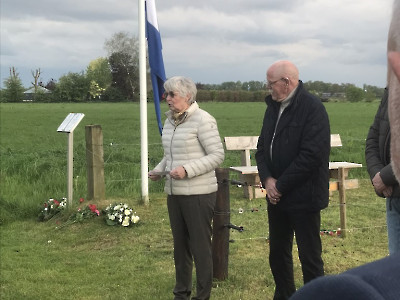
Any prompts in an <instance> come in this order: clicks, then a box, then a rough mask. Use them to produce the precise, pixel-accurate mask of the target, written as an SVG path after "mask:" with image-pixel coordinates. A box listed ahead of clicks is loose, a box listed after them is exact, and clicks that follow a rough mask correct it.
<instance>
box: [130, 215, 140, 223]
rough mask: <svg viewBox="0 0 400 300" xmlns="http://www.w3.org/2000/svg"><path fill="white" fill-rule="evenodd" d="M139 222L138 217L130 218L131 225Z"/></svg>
mask: <svg viewBox="0 0 400 300" xmlns="http://www.w3.org/2000/svg"><path fill="white" fill-rule="evenodd" d="M139 220H140V218H139V216H135V215H133V216H132V222H133V223H135V224H136V223H137V222H139Z"/></svg>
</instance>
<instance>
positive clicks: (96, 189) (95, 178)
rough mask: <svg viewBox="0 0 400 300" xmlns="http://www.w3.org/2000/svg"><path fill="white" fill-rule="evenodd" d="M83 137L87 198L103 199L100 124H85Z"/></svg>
mask: <svg viewBox="0 0 400 300" xmlns="http://www.w3.org/2000/svg"><path fill="white" fill-rule="evenodd" d="M85 137H86V165H87V189H88V200H104V199H105V184H104V151H103V132H102V129H101V126H100V125H87V126H85Z"/></svg>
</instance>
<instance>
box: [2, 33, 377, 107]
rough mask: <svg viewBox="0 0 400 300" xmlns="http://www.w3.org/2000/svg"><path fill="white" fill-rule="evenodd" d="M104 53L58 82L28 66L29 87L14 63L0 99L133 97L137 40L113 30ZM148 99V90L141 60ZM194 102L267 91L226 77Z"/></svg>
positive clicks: (339, 94) (348, 94)
mask: <svg viewBox="0 0 400 300" xmlns="http://www.w3.org/2000/svg"><path fill="white" fill-rule="evenodd" d="M104 48H105V50H106V52H107V57H100V58H97V59H94V60H92V61H91V62H90V63H89V65H88V66H87V68H86V70H85V71H82V72H80V73H73V72H70V73H67V74H65V75H63V76H61V77H60V78H59V79H58V80H55V79H50V80H48V81H47V82H43V81H42V79H41V77H40V75H41V70H40V69H36V70H34V71H33V70H32V78H33V79H32V82H31V83H32V86H31V87H29V88H28V89H26V88H25V87H24V86H23V84H22V81H21V79H20V77H19V74H18V72H17V70H16V68H14V67H10V76H9V77H8V78H6V79H5V80H4V88H3V89H2V90H1V91H0V101H1V102H23V101H24V100H25V101H27V100H28V101H35V102H90V101H93V102H94V101H105V102H121V101H139V75H138V74H139V59H138V56H139V42H138V39H137V37H135V36H131V35H129V34H128V33H126V32H118V33H115V34H114V35H113V36H112V37H111V38H110V39H107V40H106V41H105V43H104ZM147 71H148V72H147V75H148V78H147V83H148V86H147V90H148V91H149V92H148V95H147V96H148V99H149V100H148V101H152V99H153V94H152V90H151V82H150V76H149V73H150V72H149V67H148V63H147ZM196 85H197V89H198V94H197V99H198V100H199V101H221V102H256V101H264V98H265V96H266V94H267V93H268V91H267V89H266V86H265V82H264V81H248V82H241V81H236V82H234V81H228V82H223V83H221V84H204V83H196ZM304 86H305V88H306V89H307V90H308V91H310V92H311V93H313V94H315V95H317V96H318V97H320V98H321V100H323V101H329V100H332V99H335V100H343V101H346V100H347V101H352V102H356V101H372V100H374V99H377V98H378V99H380V98H381V97H382V95H383V91H384V89H383V88H379V87H376V86H370V85H364V86H363V88H358V87H356V86H355V85H354V84H350V83H346V84H333V83H325V82H322V81H307V82H305V83H304Z"/></svg>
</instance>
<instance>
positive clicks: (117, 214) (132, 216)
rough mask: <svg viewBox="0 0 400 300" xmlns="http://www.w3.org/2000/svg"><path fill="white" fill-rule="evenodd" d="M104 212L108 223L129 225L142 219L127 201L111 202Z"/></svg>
mask: <svg viewBox="0 0 400 300" xmlns="http://www.w3.org/2000/svg"><path fill="white" fill-rule="evenodd" d="M104 213H105V217H106V223H107V224H108V225H122V226H124V227H128V226H131V225H133V224H136V223H138V222H139V220H140V218H139V216H137V215H136V212H134V211H133V209H132V208H130V207H129V206H128V205H127V204H125V203H114V204H110V205H109V206H107V207H106V208H105V209H104Z"/></svg>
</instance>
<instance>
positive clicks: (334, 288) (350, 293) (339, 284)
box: [290, 253, 400, 300]
mask: <svg viewBox="0 0 400 300" xmlns="http://www.w3.org/2000/svg"><path fill="white" fill-rule="evenodd" d="M310 299H311V300H313V299H314V300H318V299H324V300H338V299H339V300H358V299H360V300H398V299H400V253H396V254H394V255H390V256H388V257H385V258H383V259H380V260H377V261H374V262H371V263H368V264H365V265H362V266H360V267H357V268H354V269H351V270H348V271H346V272H344V273H341V274H339V275H329V276H324V277H320V278H316V279H314V280H313V281H311V282H309V283H307V284H306V285H304V286H303V287H301V288H300V289H298V290H297V292H296V293H295V294H294V295H293V296H292V297H291V298H290V300H310Z"/></svg>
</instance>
